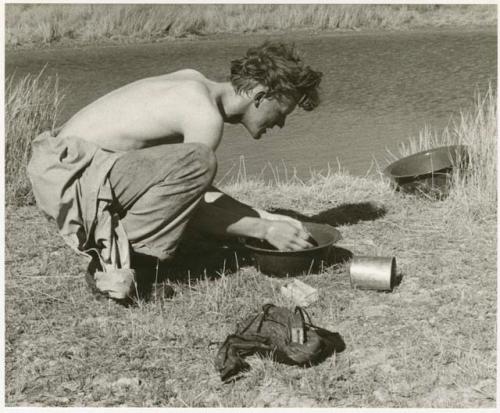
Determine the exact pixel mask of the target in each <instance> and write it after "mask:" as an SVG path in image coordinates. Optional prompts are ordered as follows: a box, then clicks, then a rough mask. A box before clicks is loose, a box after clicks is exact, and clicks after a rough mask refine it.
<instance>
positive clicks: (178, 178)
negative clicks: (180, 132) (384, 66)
mask: <svg viewBox="0 0 500 413" xmlns="http://www.w3.org/2000/svg"><path fill="white" fill-rule="evenodd" d="M216 166H217V162H216V159H215V155H214V153H213V151H212V150H211V149H210V148H208V147H207V146H205V145H203V144H196V143H190V144H176V145H161V146H155V147H151V148H146V149H141V150H137V151H132V152H128V153H126V154H124V155H123V156H122V157H121V158H120V159H119V160H118V161H117V162H116V164H115V165H114V166H113V168H112V170H111V172H110V176H109V178H110V183H111V186H112V188H113V191H114V193H115V197H116V200H117V204H118V205H117V209H118V211H119V213H120V215H121V216H122V223H123V226H124V229H125V232H126V233H127V236H128V238H129V241H130V243H131V246H132V249H133V250H134V251H135V252H137V253H140V254H145V255H150V256H154V257H157V258H159V259H161V260H164V259H168V258H170V257H172V255H173V253H174V252H175V249H176V248H177V245H178V243H179V240H180V238H181V236H182V233H183V231H184V229H185V227H186V225H187V223H188V220H189V217H190V216H191V215H192V213H193V212H194V210H195V209H196V206H197V205H198V202H199V201H200V199H201V197H202V195H203V193H204V192H205V191H206V189H207V188H208V187H209V185H210V184H211V183H212V181H213V179H214V176H215V171H216Z"/></svg>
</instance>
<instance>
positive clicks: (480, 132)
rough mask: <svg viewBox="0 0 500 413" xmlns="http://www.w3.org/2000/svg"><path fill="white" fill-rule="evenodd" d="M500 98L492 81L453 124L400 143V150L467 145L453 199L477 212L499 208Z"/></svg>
mask: <svg viewBox="0 0 500 413" xmlns="http://www.w3.org/2000/svg"><path fill="white" fill-rule="evenodd" d="M496 102H497V98H496V93H495V91H494V89H493V87H492V85H491V84H490V86H489V88H488V90H487V91H486V92H484V93H483V94H481V93H479V92H477V93H476V97H475V102H474V104H473V105H472V107H471V108H469V109H466V110H463V111H462V112H461V113H460V116H459V117H458V118H457V119H454V120H452V123H451V126H449V127H447V128H445V129H444V131H443V132H442V133H440V134H438V133H436V132H432V131H431V130H430V129H429V128H425V129H424V130H422V131H421V133H420V134H419V136H418V137H416V138H413V139H410V140H409V141H408V142H406V143H403V144H401V147H400V153H401V155H402V156H407V155H410V154H412V153H415V152H419V151H423V150H427V149H431V148H435V147H439V146H447V145H467V148H468V151H467V152H468V158H469V162H468V163H467V168H465V169H458V168H456V169H455V172H454V175H455V176H454V177H453V186H452V192H451V198H452V200H453V201H457V202H458V203H460V204H464V203H466V204H467V205H468V207H469V208H470V210H471V211H472V212H473V214H475V215H478V216H479V215H481V214H493V213H495V211H496V207H497V105H496Z"/></svg>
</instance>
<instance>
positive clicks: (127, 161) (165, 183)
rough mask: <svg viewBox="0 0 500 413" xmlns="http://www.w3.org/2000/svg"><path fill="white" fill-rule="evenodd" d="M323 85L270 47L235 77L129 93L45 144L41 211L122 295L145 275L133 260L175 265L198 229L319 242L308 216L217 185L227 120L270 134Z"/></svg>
mask: <svg viewBox="0 0 500 413" xmlns="http://www.w3.org/2000/svg"><path fill="white" fill-rule="evenodd" d="M320 81H321V73H320V72H316V71H314V70H312V69H311V68H310V67H308V66H307V67H306V66H304V65H303V63H302V61H301V60H300V58H299V57H298V56H297V54H296V52H295V50H294V49H293V47H290V46H287V45H284V44H275V43H265V44H263V45H262V46H259V47H255V48H251V49H249V50H248V52H247V54H246V56H245V57H243V58H241V59H237V60H234V61H232V62H231V75H230V81H229V82H214V81H211V80H209V79H207V78H206V77H204V76H203V75H202V74H201V73H199V72H197V71H195V70H191V69H187V70H181V71H178V72H174V73H171V74H167V75H163V76H157V77H152V78H147V79H143V80H139V81H136V82H134V83H131V84H129V85H126V86H124V87H121V88H119V89H117V90H115V91H113V92H111V93H108V94H107V95H105V96H103V97H101V98H100V99H98V100H96V101H95V102H93V103H91V104H90V105H88V106H87V107H85V108H83V109H82V110H81V111H79V112H78V113H76V114H75V115H74V116H73V117H72V118H71V119H70V120H69V121H68V122H67V123H66V124H65V125H63V127H62V128H61V129H60V130H59V131H58V132H57V133H55V132H54V131H51V132H45V133H43V134H42V135H40V136H39V137H37V139H35V141H34V142H33V156H32V159H31V161H30V165H29V168H28V171H29V175H30V178H31V181H32V184H33V192H34V194H35V198H36V200H37V203H38V206H39V207H40V208H41V209H42V210H43V211H44V212H45V213H46V214H47V215H49V216H50V217H52V218H54V219H55V220H56V222H57V225H58V227H59V230H60V233H61V235H62V236H63V237H64V239H65V240H66V241H67V242H68V244H69V245H70V246H72V247H73V248H74V249H75V250H76V251H79V252H84V253H89V252H90V251H94V252H95V253H97V254H98V256H99V259H100V261H101V266H102V271H98V272H96V275H95V281H96V285H97V287H98V289H99V290H100V291H102V292H104V293H106V294H107V295H108V296H110V297H112V298H115V299H123V298H126V297H128V296H130V295H131V294H132V292H133V286H134V280H135V278H136V275H137V276H140V274H136V273H135V271H134V269H133V268H132V267H131V259H130V256H131V254H132V253H139V254H144V255H148V256H153V257H157V258H158V259H160V260H168V259H170V258H171V257H172V256H173V255H174V253H175V250H176V248H177V245H178V243H179V240H180V239H181V237H182V235H183V233H184V231H185V229H186V226H187V224H188V223H189V225H190V226H193V227H195V228H196V229H197V230H198V231H199V232H201V233H207V234H212V235H216V236H224V237H226V236H235V237H254V238H259V239H262V240H266V241H267V242H269V243H270V244H272V245H274V246H275V247H276V248H278V249H281V250H300V249H303V248H307V247H310V246H311V245H310V244H309V242H308V241H307V238H308V236H309V234H308V232H307V231H306V230H305V228H304V227H303V226H302V224H301V223H300V222H299V221H297V220H294V219H292V218H290V217H286V216H282V215H277V214H271V213H268V212H266V211H262V210H258V209H255V208H252V207H250V206H248V205H245V204H242V203H240V202H238V201H236V200H235V199H233V198H231V197H229V196H228V195H226V194H223V193H222V192H220V191H219V190H217V189H216V188H214V187H213V186H211V184H212V181H213V179H214V176H215V172H216V158H215V155H214V151H215V150H216V149H217V147H218V146H219V144H220V142H221V138H222V135H223V129H224V123H231V124H238V123H239V124H242V125H243V126H244V127H245V128H246V129H247V130H248V132H249V133H250V135H252V137H253V138H255V139H260V138H261V137H262V135H263V134H265V132H266V131H267V130H268V129H272V128H273V127H274V126H279V127H280V128H281V127H283V126H284V125H285V119H286V117H287V116H288V115H289V114H290V113H291V112H292V111H293V110H294V109H295V107H296V106H300V107H302V108H304V109H305V110H312V109H314V108H315V107H316V106H317V105H318V91H317V88H318V85H319V83H320Z"/></svg>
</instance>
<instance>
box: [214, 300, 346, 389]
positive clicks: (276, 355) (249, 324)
mask: <svg viewBox="0 0 500 413" xmlns="http://www.w3.org/2000/svg"><path fill="white" fill-rule="evenodd" d="M344 349H345V344H344V342H343V340H342V338H341V337H340V335H339V334H338V333H332V332H330V331H328V330H325V329H323V328H320V327H317V326H315V325H313V324H312V322H311V319H310V317H309V315H308V314H307V312H306V311H305V310H304V309H303V308H302V307H296V308H295V310H294V311H292V310H289V309H288V308H284V307H277V306H275V305H274V304H266V305H264V306H263V307H262V311H260V312H259V313H257V314H256V315H255V314H254V315H252V316H250V317H248V318H246V319H245V320H243V322H241V323H239V324H238V325H237V328H236V333H235V334H231V335H229V336H228V337H227V338H226V340H225V341H224V343H223V344H222V346H221V348H220V349H219V351H218V353H217V356H216V360H215V367H216V368H217V370H218V371H219V373H220V376H221V379H222V380H223V381H226V380H228V379H230V378H232V377H233V376H235V375H236V374H237V373H239V372H241V371H243V370H247V369H248V368H249V365H248V363H246V362H245V361H244V360H243V358H244V357H246V356H248V355H251V354H254V353H258V354H271V355H272V356H273V359H274V360H276V361H278V362H281V363H285V364H292V365H300V366H310V365H314V364H317V363H319V362H321V361H323V360H324V359H325V358H327V357H329V356H330V355H331V354H333V352H335V351H337V352H340V351H343V350H344Z"/></svg>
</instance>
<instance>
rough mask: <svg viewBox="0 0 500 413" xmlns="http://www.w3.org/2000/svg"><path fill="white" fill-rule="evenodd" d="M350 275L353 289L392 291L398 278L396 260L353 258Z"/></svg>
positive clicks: (388, 258) (391, 258)
mask: <svg viewBox="0 0 500 413" xmlns="http://www.w3.org/2000/svg"><path fill="white" fill-rule="evenodd" d="M349 273H350V277H351V287H353V288H363V289H369V290H381V291H390V290H392V287H393V286H394V280H395V278H396V258H394V257H353V258H352V260H351V265H350V267H349Z"/></svg>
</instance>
